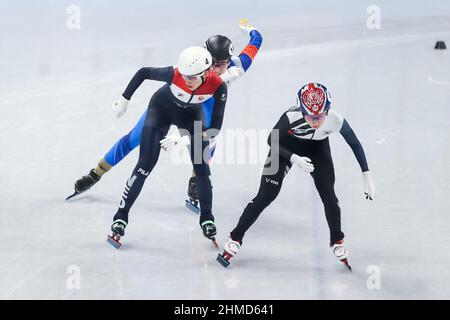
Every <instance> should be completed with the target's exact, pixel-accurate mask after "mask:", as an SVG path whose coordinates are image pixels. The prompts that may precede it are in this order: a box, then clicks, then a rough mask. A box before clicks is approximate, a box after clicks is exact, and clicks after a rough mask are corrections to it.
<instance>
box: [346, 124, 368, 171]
mask: <svg viewBox="0 0 450 320" xmlns="http://www.w3.org/2000/svg"><path fill="white" fill-rule="evenodd" d="M340 133H341V134H342V136H343V137H344V139H345V141H346V142H347V143H348V145H349V146H350V148H352V151H353V154H354V155H355V157H356V160H358V163H359V166H360V167H361V171H362V172H365V171H369V166H368V165H367V160H366V155H365V153H364V149H363V147H362V145H361V142H359V140H358V138H357V137H356V134H355V132H353V129H352V128H351V127H350V125H349V124H348V122H347V120H345V119H344V123H343V124H342V128H341V131H340Z"/></svg>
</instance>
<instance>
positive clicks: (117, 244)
mask: <svg viewBox="0 0 450 320" xmlns="http://www.w3.org/2000/svg"><path fill="white" fill-rule="evenodd" d="M119 240H120V238H119V239H116V238H115V237H114V236H110V235H108V238H107V239H106V241H107V242H108V243H109V244H110V245H112V246H113V247H114V248H116V249H119V248H120V246H121V245H122V244H121V243H120V242H119Z"/></svg>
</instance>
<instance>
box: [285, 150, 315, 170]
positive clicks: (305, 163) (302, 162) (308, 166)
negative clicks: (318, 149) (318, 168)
mask: <svg viewBox="0 0 450 320" xmlns="http://www.w3.org/2000/svg"><path fill="white" fill-rule="evenodd" d="M290 160H291V163H292V164H296V165H298V166H299V167H300V168H302V169H303V170H305V171H306V172H313V171H314V165H313V164H312V163H311V159H310V158H308V157H300V156H299V155H296V154H295V153H294V154H293V155H292V156H291V159H290Z"/></svg>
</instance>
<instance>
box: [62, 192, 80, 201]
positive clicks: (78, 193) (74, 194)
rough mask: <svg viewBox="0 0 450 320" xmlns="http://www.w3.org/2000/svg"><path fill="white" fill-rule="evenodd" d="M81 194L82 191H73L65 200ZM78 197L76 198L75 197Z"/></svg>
mask: <svg viewBox="0 0 450 320" xmlns="http://www.w3.org/2000/svg"><path fill="white" fill-rule="evenodd" d="M80 194H81V192H76V191H75V192H74V193H72V194H71V195H70V196H68V197H66V200H65V201H69V200H70V199H72V198H74V197H76V196H78V195H80ZM75 199H76V198H75Z"/></svg>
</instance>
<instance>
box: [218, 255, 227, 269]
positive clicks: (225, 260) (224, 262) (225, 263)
mask: <svg viewBox="0 0 450 320" xmlns="http://www.w3.org/2000/svg"><path fill="white" fill-rule="evenodd" d="M216 260H217V262H218V263H220V264H221V265H222V266H223V267H224V268H228V266H229V265H230V261H228V260H227V259H225V257H224V256H223V255H221V254H218V255H217V259H216Z"/></svg>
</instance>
